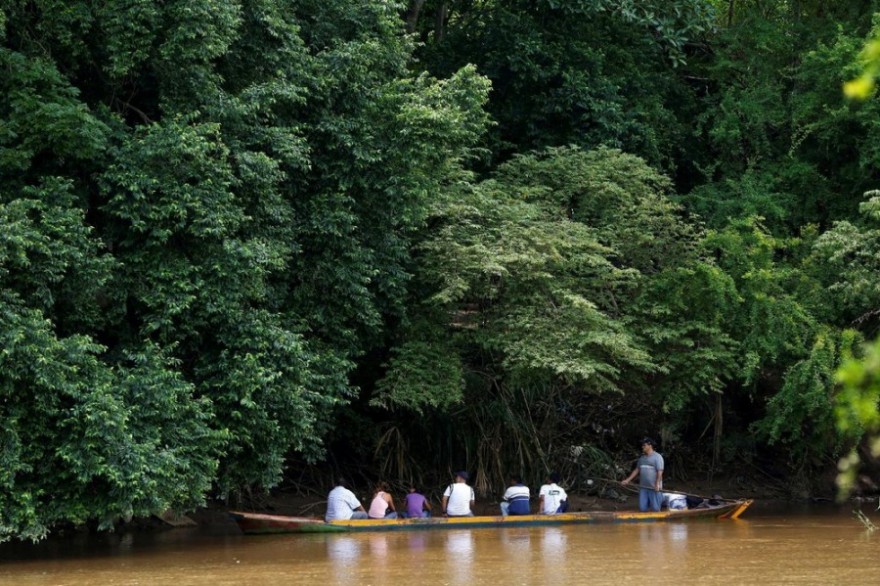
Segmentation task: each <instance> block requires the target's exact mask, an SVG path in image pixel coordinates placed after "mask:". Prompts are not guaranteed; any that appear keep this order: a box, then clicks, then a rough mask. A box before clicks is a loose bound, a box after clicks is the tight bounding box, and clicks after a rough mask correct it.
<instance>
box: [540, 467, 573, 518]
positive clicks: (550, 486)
mask: <svg viewBox="0 0 880 586" xmlns="http://www.w3.org/2000/svg"><path fill="white" fill-rule="evenodd" d="M559 478H560V477H559V474H558V473H557V472H554V473H552V474H550V475H549V476H547V478H546V480H545V481H544V482H546V484H544V485H542V486H541V491H540V492H539V493H538V514H539V515H555V514H556V513H564V512H565V511H567V510H568V495H567V494H566V493H565V489H564V488H562V487H561V486H559Z"/></svg>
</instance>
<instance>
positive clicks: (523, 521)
mask: <svg viewBox="0 0 880 586" xmlns="http://www.w3.org/2000/svg"><path fill="white" fill-rule="evenodd" d="M751 504H752V501H751V500H737V501H724V502H722V504H719V505H717V506H713V507H704V508H696V509H688V510H685V511H661V512H659V513H640V512H637V511H593V512H582V513H561V514H558V515H510V516H508V517H489V516H486V517H431V518H428V519H358V520H349V521H330V522H326V521H323V520H321V519H316V518H312V517H285V516H281V515H264V514H261V513H244V512H240V511H231V512H230V513H229V514H230V516H231V517H232V518H233V519H234V520H235V522H236V523H238V526H239V527H240V528H241V530H242V532H243V533H247V534H259V533H347V532H352V531H400V530H419V529H469V528H480V527H523V526H532V525H534V526H543V525H569V524H571V525H574V524H583V523H648V522H657V521H688V520H691V519H737V518H739V516H740V515H742V514H743V512H744V511H745V510H746V509H747V508H748V507H749V505H751Z"/></svg>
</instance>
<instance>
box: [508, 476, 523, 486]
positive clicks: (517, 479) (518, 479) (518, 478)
mask: <svg viewBox="0 0 880 586" xmlns="http://www.w3.org/2000/svg"><path fill="white" fill-rule="evenodd" d="M510 479H511V480H512V481H513V482H514V484H522V476H520V475H519V474H511V475H510Z"/></svg>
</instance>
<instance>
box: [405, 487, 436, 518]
mask: <svg viewBox="0 0 880 586" xmlns="http://www.w3.org/2000/svg"><path fill="white" fill-rule="evenodd" d="M405 500H406V513H404V516H405V517H409V518H415V519H417V518H420V517H430V516H431V503H429V502H428V499H427V498H425V495H423V494H422V493H420V492H419V491H418V490H416V487H415V486H412V485H410V487H409V494H408V495H406V499H405Z"/></svg>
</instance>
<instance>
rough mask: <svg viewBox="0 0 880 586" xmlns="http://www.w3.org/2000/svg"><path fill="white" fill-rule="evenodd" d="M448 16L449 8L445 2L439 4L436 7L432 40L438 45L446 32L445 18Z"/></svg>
mask: <svg viewBox="0 0 880 586" xmlns="http://www.w3.org/2000/svg"><path fill="white" fill-rule="evenodd" d="M448 14H449V6H448V5H447V4H446V2H441V3H440V6H438V7H437V14H436V20H435V22H434V40H435V41H437V42H438V43H439V42H440V41H442V40H443V36H444V33H445V32H446V16H447V15H448Z"/></svg>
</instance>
